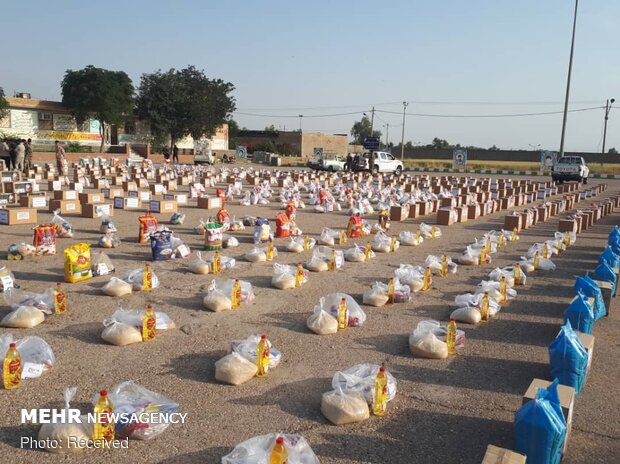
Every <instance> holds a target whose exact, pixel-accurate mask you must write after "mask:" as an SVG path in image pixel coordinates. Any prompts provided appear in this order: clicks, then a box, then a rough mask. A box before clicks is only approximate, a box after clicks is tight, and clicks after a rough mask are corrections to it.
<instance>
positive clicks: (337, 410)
mask: <svg viewBox="0 0 620 464" xmlns="http://www.w3.org/2000/svg"><path fill="white" fill-rule="evenodd" d="M321 413H322V414H323V415H324V416H325V418H326V419H327V420H329V421H330V422H331V423H333V424H335V425H344V424H352V423H354V422H361V421H363V420H366V419H368V418H369V417H370V409H369V408H368V403H367V402H366V399H365V398H364V397H363V396H361V395H359V394H356V393H352V394H346V393H343V392H341V391H337V390H332V391H329V392H325V393H323V396H322V397H321Z"/></svg>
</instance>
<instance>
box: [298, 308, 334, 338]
mask: <svg viewBox="0 0 620 464" xmlns="http://www.w3.org/2000/svg"><path fill="white" fill-rule="evenodd" d="M306 326H307V327H308V328H309V329H310V330H312V331H313V332H314V333H315V334H318V335H328V334H335V333H336V332H338V320H337V319H336V318H335V317H334V316H332V315H331V314H329V313H328V312H327V311H325V310H324V309H323V307H322V306H321V304H318V305H316V306H315V307H314V311H313V313H312V314H311V315H310V316H309V317H308V319H307V321H306Z"/></svg>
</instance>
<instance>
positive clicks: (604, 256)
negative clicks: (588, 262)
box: [598, 245, 620, 269]
mask: <svg viewBox="0 0 620 464" xmlns="http://www.w3.org/2000/svg"><path fill="white" fill-rule="evenodd" d="M598 262H599V263H604V262H605V263H607V264H608V265H609V267H611V268H612V269H613V268H616V267H620V257H618V255H617V254H616V253H614V251H613V250H612V249H611V247H610V246H609V245H608V246H606V247H605V249H604V250H603V252H602V253H601V256H599V258H598Z"/></svg>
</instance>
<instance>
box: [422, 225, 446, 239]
mask: <svg viewBox="0 0 620 464" xmlns="http://www.w3.org/2000/svg"><path fill="white" fill-rule="evenodd" d="M433 227H434V228H435V238H440V237H441V229H440V228H439V227H437V226H429V225H427V224H424V223H423V222H421V223H420V235H422V237H424V238H433Z"/></svg>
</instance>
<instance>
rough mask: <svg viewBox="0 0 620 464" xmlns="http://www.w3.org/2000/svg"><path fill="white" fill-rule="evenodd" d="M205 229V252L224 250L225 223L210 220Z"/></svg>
mask: <svg viewBox="0 0 620 464" xmlns="http://www.w3.org/2000/svg"><path fill="white" fill-rule="evenodd" d="M204 228H205V250H208V251H214V250H221V249H222V235H223V233H224V223H222V222H217V221H214V220H213V218H210V219H209V221H207V222H206V223H205V225H204Z"/></svg>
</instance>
